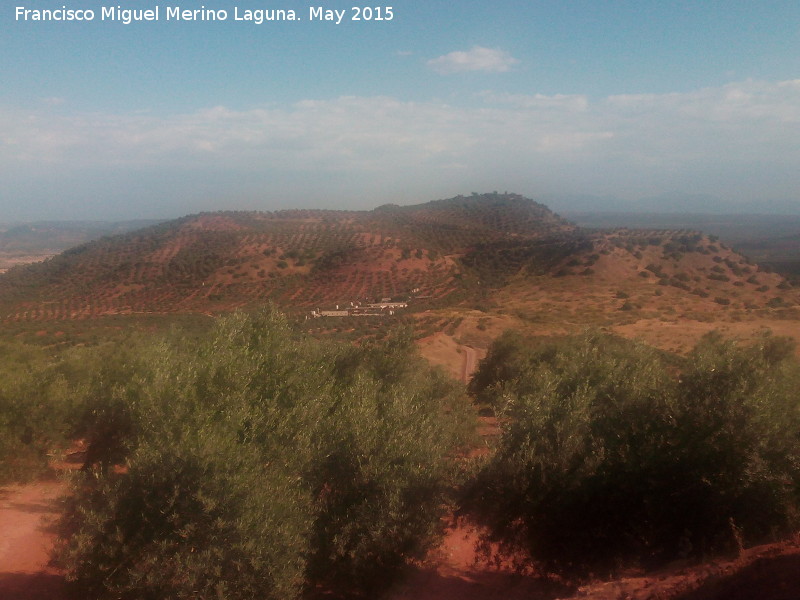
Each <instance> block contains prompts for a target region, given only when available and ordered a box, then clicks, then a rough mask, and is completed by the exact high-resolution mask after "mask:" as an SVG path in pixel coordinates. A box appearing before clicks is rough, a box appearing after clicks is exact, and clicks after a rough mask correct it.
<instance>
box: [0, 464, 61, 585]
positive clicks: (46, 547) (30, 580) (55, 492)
mask: <svg viewBox="0 0 800 600" xmlns="http://www.w3.org/2000/svg"><path fill="white" fill-rule="evenodd" d="M64 489H65V485H64V483H63V482H62V481H58V480H50V481H41V482H36V483H31V484H28V485H19V486H6V487H2V488H0V598H2V600H61V599H62V598H63V597H64V596H63V594H64V591H63V585H64V580H63V577H62V576H61V575H60V574H59V573H58V572H57V571H56V570H55V569H53V568H52V567H49V566H48V561H49V552H50V548H51V547H52V544H53V539H54V537H55V536H54V534H53V532H52V531H51V530H50V529H49V526H50V525H51V524H52V522H53V520H54V519H55V518H56V517H57V516H58V507H57V503H56V500H57V498H58V497H59V496H61V495H62V494H63V493H64Z"/></svg>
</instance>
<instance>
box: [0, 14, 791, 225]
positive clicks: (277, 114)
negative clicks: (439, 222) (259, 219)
mask: <svg viewBox="0 0 800 600" xmlns="http://www.w3.org/2000/svg"><path fill="white" fill-rule="evenodd" d="M353 5H354V3H353V2H352V1H351V2H347V3H343V2H324V3H314V2H296V1H294V0H283V1H282V2H281V1H277V2H274V3H272V2H270V3H268V2H263V1H260V2H252V1H249V0H241V1H239V2H236V1H222V0H220V1H217V2H214V1H213V0H207V1H206V0H204V1H203V2H184V3H178V2H174V3H173V2H168V3H161V2H157V1H153V2H149V1H142V0H135V1H134V0H130V1H128V2H123V1H119V2H102V1H96V0H75V1H72V2H70V1H67V0H60V1H58V2H51V1H46V0H39V1H36V0H30V1H29V2H27V3H26V2H24V1H22V0H15V3H5V4H4V6H3V7H2V9H0V56H2V59H0V60H1V61H2V63H0V65H1V66H0V178H1V179H2V181H3V185H2V186H1V187H0V221H11V220H27V219H64V218H76V219H85V218H96V219H122V218H151V217H157V218H161V217H173V216H180V215H183V214H187V213H192V212H198V211H201V210H218V209H264V210H272V209H278V208H287V207H293V206H298V207H327V208H357V209H361V208H373V207H374V206H377V205H379V204H383V203H386V202H396V203H399V204H405V203H415V202H423V201H427V200H431V199H435V198H441V197H449V196H453V195H456V194H459V193H469V192H471V191H492V190H501V191H502V190H508V191H514V192H518V193H522V194H525V195H527V196H531V197H534V198H545V199H548V198H552V199H554V202H556V204H558V206H556V208H558V209H562V210H563V209H565V208H569V200H568V199H569V198H572V197H580V198H582V202H583V204H582V207H585V206H586V204H587V202H588V203H589V205H591V202H593V201H594V200H592V199H591V198H590V199H589V200H588V201H587V200H586V197H587V196H589V197H592V198H594V197H597V198H598V200H597V202H598V206H599V205H600V204H601V200H600V198H603V197H613V198H615V199H618V201H619V202H621V203H622V205H624V206H630V207H631V208H632V209H636V208H637V206H640V205H641V199H642V198H652V197H664V198H669V197H670V195H671V194H672V195H676V196H681V197H684V198H685V197H692V198H697V199H698V200H697V206H696V209H697V210H698V211H703V210H704V209H706V208H707V207H705V206H704V205H703V203H704V201H705V200H703V199H704V198H708V197H709V196H712V197H714V198H717V199H719V201H720V202H721V203H723V205H724V206H726V207H730V210H731V211H735V210H737V209H739V208H740V207H742V206H752V205H753V203H761V205H763V206H765V207H767V208H768V207H769V205H770V203H775V204H776V205H780V206H781V207H786V206H789V207H790V208H791V207H792V206H794V205H795V204H796V205H797V207H798V208H797V210H798V212H800V142H798V140H800V3H799V2H796V1H789V2H770V1H762V2H753V1H752V0H751V1H747V2H737V1H726V2H713V1H703V2H699V1H698V2H670V1H666V0H664V1H658V2H652V1H646V0H640V1H636V2H600V1H595V2H572V1H568V0H563V1H558V2H556V1H553V2H534V1H530V0H528V1H525V2H517V1H505V2H496V3H489V2H485V1H483V2H476V1H472V0H460V1H458V2H448V3H444V2H440V1H435V0H430V1H427V2H409V1H400V2H395V3H387V4H382V5H380V4H375V3H373V4H364V5H359V6H369V7H372V8H373V9H374V8H375V7H377V6H382V7H385V6H387V5H391V6H392V13H393V19H392V20H391V21H382V22H378V21H371V22H364V21H362V22H355V21H352V20H350V19H351V17H352V16H353V14H354V13H353V11H352V8H351V7H352V6H353ZM16 6H22V7H24V8H27V9H58V8H61V7H63V6H65V7H66V8H67V9H73V10H86V9H91V10H94V11H95V14H96V17H95V20H94V21H91V22H77V21H70V22H41V21H32V20H28V21H22V20H17V19H16V17H15V15H16ZM102 6H108V7H116V6H120V7H122V8H127V9H152V8H154V7H155V6H159V8H160V11H159V13H160V20H159V21H158V22H145V23H132V24H130V25H124V24H122V23H119V22H113V21H101V19H100V11H101V7H102ZM169 6H180V7H181V8H183V9H195V8H200V7H205V8H206V9H213V10H226V11H228V20H226V21H224V22H221V21H198V22H191V21H177V22H176V21H167V20H166V15H165V12H166V9H167V7H169ZM311 6H321V7H323V9H325V10H344V11H345V17H344V19H343V20H342V22H341V24H339V25H335V24H332V23H327V22H310V21H309V18H308V17H309V7H311ZM234 7H238V9H239V13H244V11H245V10H248V9H264V8H273V9H287V10H288V9H293V10H295V11H296V14H297V15H298V16H299V17H300V19H301V20H300V21H296V22H271V23H264V24H262V25H256V24H254V23H252V22H243V21H234V20H233V17H234ZM374 14H375V11H374ZM384 14H385V10H384ZM665 208H668V207H665Z"/></svg>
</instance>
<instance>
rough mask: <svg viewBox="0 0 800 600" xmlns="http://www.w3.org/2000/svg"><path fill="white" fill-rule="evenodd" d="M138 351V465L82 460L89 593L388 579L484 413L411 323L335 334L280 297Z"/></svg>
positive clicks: (420, 551)
mask: <svg viewBox="0 0 800 600" xmlns="http://www.w3.org/2000/svg"><path fill="white" fill-rule="evenodd" d="M134 354H136V355H137V356H138V359H136V360H135V361H133V364H136V365H137V366H136V369H135V371H136V373H135V376H134V377H133V378H132V379H131V386H130V387H129V388H126V390H125V391H126V394H127V395H126V396H125V406H126V407H127V410H128V413H127V414H128V415H129V416H130V428H129V431H131V432H133V435H131V436H130V437H126V438H125V443H124V444H119V445H117V449H118V450H119V451H120V453H121V455H122V456H124V469H122V471H124V472H122V473H120V472H118V471H120V469H108V468H106V469H102V468H97V469H94V470H92V471H90V472H86V473H84V474H83V476H82V477H80V478H79V480H78V481H77V482H76V494H75V496H74V499H73V501H72V503H71V506H70V507H69V510H68V511H67V515H66V517H65V519H64V520H63V523H62V529H63V531H64V536H63V539H62V542H61V545H60V549H59V559H60V561H61V563H62V564H63V565H64V567H65V568H66V569H67V573H68V577H69V578H70V579H71V580H73V582H74V585H75V586H76V588H78V591H79V592H81V593H83V594H84V595H85V596H87V597H92V598H98V599H101V598H117V597H120V598H225V599H240V598H241V599H249V598H259V599H261V598H294V597H297V596H298V595H299V594H300V593H301V592H302V591H303V590H304V589H308V588H313V587H315V586H323V587H326V588H336V589H346V591H347V592H348V593H361V592H369V593H372V592H373V591H374V590H376V589H377V588H379V587H381V585H385V584H386V583H387V582H389V581H391V575H392V573H393V572H395V571H396V570H397V569H398V568H400V567H401V566H403V565H404V564H405V563H406V562H407V561H409V560H411V559H417V558H420V557H421V556H423V555H424V553H425V551H426V550H427V549H428V548H429V547H430V545H431V544H432V543H434V542H435V541H436V539H437V534H438V533H439V532H440V531H439V530H440V529H441V516H442V514H443V512H444V510H445V509H446V506H447V503H448V502H449V501H450V498H449V494H450V490H451V489H452V488H453V486H454V483H455V478H456V476H457V473H456V471H455V468H454V466H453V465H454V461H453V460H452V454H453V452H455V451H456V450H457V449H458V448H459V447H460V446H461V445H463V444H464V443H465V441H466V440H467V435H466V432H467V431H469V430H470V428H471V427H472V425H473V424H474V423H473V416H472V412H471V409H470V407H469V403H468V400H467V399H466V397H465V396H464V395H463V394H459V393H458V390H457V387H455V386H453V385H452V384H451V383H449V382H448V381H447V380H446V379H445V378H444V376H442V375H440V374H437V373H435V372H432V371H431V370H430V369H429V368H428V367H427V366H426V365H425V364H424V362H423V360H422V359H421V358H420V357H418V356H416V355H414V354H413V353H412V345H411V338H410V336H408V335H407V334H398V335H395V336H393V337H390V338H389V339H388V340H387V341H385V342H384V343H382V344H374V345H373V346H366V347H363V348H355V347H351V346H342V345H337V344H333V343H321V342H317V341H315V340H312V339H306V338H299V337H297V336H295V335H294V334H292V332H291V331H290V329H289V327H288V325H287V323H286V320H285V319H284V317H283V316H282V315H280V314H279V313H277V312H276V311H274V310H273V309H265V310H263V311H262V312H260V313H258V314H255V315H245V314H235V315H231V316H229V317H225V318H222V319H220V321H219V324H218V327H217V328H216V330H215V331H214V332H213V334H212V335H211V336H210V337H209V339H207V340H205V341H201V342H199V343H194V344H191V345H190V344H187V343H186V340H185V338H183V337H182V336H181V335H180V334H179V333H174V334H173V335H172V336H171V338H170V339H168V340H166V341H161V342H158V343H155V344H150V345H142V346H141V347H138V348H136V349H135V350H134Z"/></svg>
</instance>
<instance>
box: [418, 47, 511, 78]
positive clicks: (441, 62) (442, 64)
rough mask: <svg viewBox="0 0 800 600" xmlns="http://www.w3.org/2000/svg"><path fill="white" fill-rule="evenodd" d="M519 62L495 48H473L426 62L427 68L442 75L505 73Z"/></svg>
mask: <svg viewBox="0 0 800 600" xmlns="http://www.w3.org/2000/svg"><path fill="white" fill-rule="evenodd" d="M518 62H519V61H518V60H517V59H516V58H514V57H513V56H511V55H510V54H509V53H508V52H505V51H503V50H500V49H497V48H484V47H483V46H473V47H472V49H471V50H467V51H462V50H459V51H456V52H450V53H449V54H445V55H443V56H440V57H438V58H433V59H431V60H429V61H428V63H427V64H428V66H429V67H430V68H431V69H433V70H434V71H436V72H437V73H441V74H443V75H447V74H450V73H461V72H464V71H485V72H488V73H505V72H506V71H509V70H510V69H511V67H513V66H514V65H515V64H517V63H518Z"/></svg>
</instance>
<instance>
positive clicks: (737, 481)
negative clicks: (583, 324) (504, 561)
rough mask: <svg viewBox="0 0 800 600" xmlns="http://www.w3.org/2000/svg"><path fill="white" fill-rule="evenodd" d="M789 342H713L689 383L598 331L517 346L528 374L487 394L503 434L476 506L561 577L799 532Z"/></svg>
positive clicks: (652, 355) (516, 547) (688, 370)
mask: <svg viewBox="0 0 800 600" xmlns="http://www.w3.org/2000/svg"><path fill="white" fill-rule="evenodd" d="M791 348H792V346H791V344H789V343H788V342H786V341H785V340H783V339H780V338H765V339H764V340H763V342H762V343H761V344H760V345H758V346H757V347H755V348H750V349H742V348H738V347H736V346H735V345H733V344H732V343H730V342H724V341H722V340H721V339H720V338H719V337H717V336H711V337H707V338H706V339H704V340H703V341H702V342H701V344H699V345H698V347H697V348H696V349H695V351H694V352H693V354H692V356H691V357H690V358H689V360H687V361H686V363H685V364H684V365H683V367H682V368H681V369H680V371H681V374H680V377H679V378H675V377H673V376H671V375H670V374H669V373H670V371H671V370H673V369H674V368H675V367H674V366H672V367H671V366H670V365H669V364H668V363H667V362H666V361H665V359H664V358H663V357H662V356H660V355H659V354H657V353H656V352H655V351H654V350H652V349H650V348H647V347H645V346H643V345H641V344H635V343H632V342H622V341H620V340H617V339H615V338H610V337H608V336H603V335H599V334H587V335H584V336H582V337H578V338H572V339H569V340H567V341H565V342H564V343H562V344H558V345H552V346H549V347H547V348H543V349H539V350H534V349H531V348H529V347H525V346H524V345H522V346H520V347H518V348H517V349H512V350H511V351H510V352H508V349H506V350H507V353H508V354H509V358H510V359H511V361H512V363H513V364H515V365H516V366H515V369H514V377H513V378H510V379H500V380H497V381H495V382H494V383H493V384H492V386H491V387H490V388H483V392H484V393H487V392H488V393H493V394H494V396H495V397H494V403H495V405H496V406H498V410H499V414H500V417H501V418H500V421H501V423H502V424H503V431H502V436H501V439H500V442H499V446H498V449H497V452H496V454H495V455H494V456H493V457H492V458H491V459H489V460H488V461H487V462H486V464H485V466H484V467H483V469H482V471H481V472H480V474H479V475H478V476H477V478H476V480H475V482H474V484H473V485H472V486H471V487H470V488H469V489H468V490H467V492H466V498H467V500H466V506H467V507H468V509H469V510H471V511H472V513H473V514H474V515H475V516H476V518H477V519H478V520H479V522H480V523H482V524H483V525H485V526H487V527H488V528H489V534H488V535H487V536H486V538H487V541H494V542H497V543H499V544H500V552H501V553H509V554H514V555H518V554H519V553H520V552H524V553H527V554H528V555H529V556H530V557H531V558H532V560H535V561H539V562H541V563H544V565H545V567H546V568H551V569H555V570H558V571H562V572H570V571H578V572H583V573H585V572H587V571H590V570H591V571H594V572H597V570H603V571H613V570H615V569H616V568H619V567H621V566H627V565H630V564H643V565H645V566H648V565H653V564H657V563H663V562H664V561H669V560H672V559H674V558H677V557H683V556H689V555H694V556H701V555H704V554H706V553H709V552H716V551H722V550H728V549H730V548H732V547H735V546H736V544H737V543H738V542H739V540H741V541H743V542H744V543H746V544H749V543H753V542H756V541H760V540H763V539H765V538H767V537H769V536H770V535H772V534H775V533H777V532H785V531H788V530H790V528H791V526H792V525H793V520H794V515H796V514H797V508H798V492H799V491H800V468H798V465H800V462H798V459H800V442H799V441H798V438H797V435H796V432H797V430H798V426H800V410H798V408H799V407H798V401H797V399H796V397H795V395H794V393H793V389H795V388H796V385H797V383H798V377H799V370H798V365H797V364H796V362H795V361H794V360H793V359H792V358H791ZM491 355H492V351H491V350H490V354H489V356H491ZM487 358H488V357H487ZM673 362H674V361H673ZM482 368H483V365H481V369H482ZM479 373H480V370H479Z"/></svg>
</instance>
